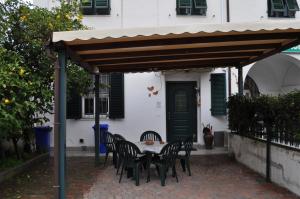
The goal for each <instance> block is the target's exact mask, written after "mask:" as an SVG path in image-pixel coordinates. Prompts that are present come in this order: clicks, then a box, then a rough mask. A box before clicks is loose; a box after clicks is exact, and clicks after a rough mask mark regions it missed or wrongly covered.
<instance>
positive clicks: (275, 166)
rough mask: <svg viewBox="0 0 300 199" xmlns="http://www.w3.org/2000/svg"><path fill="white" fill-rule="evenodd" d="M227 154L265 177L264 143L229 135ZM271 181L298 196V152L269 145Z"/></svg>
mask: <svg viewBox="0 0 300 199" xmlns="http://www.w3.org/2000/svg"><path fill="white" fill-rule="evenodd" d="M229 152H230V153H232V154H233V155H234V157H235V159H236V160H237V161H238V162H240V163H242V164H244V165H246V166H247V167H249V168H251V169H252V170H254V171H256V172H258V173H260V174H262V175H264V176H265V174H266V143H265V142H261V141H258V140H254V139H250V138H246V137H241V136H239V135H235V134H230V135H229ZM271 181H272V182H274V183H276V184H278V185H280V186H282V187H285V188H287V189H289V190H290V191H292V192H294V193H295V194H297V195H299V196H300V151H297V150H289V149H287V148H282V147H278V146H274V145H271Z"/></svg>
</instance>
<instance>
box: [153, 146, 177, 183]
mask: <svg viewBox="0 0 300 199" xmlns="http://www.w3.org/2000/svg"><path fill="white" fill-rule="evenodd" d="M180 146H181V143H180V142H179V141H174V142H171V143H169V144H167V145H165V146H164V147H163V148H162V150H161V153H160V155H159V156H160V159H156V160H155V162H154V164H155V165H156V168H157V169H158V171H159V175H160V181H161V186H165V180H166V177H167V172H168V170H169V169H170V168H171V169H172V176H173V177H176V181H177V182H178V177H177V173H176V168H175V164H176V158H177V155H178V151H179V149H180Z"/></svg>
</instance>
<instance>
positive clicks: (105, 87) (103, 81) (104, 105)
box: [82, 74, 110, 118]
mask: <svg viewBox="0 0 300 199" xmlns="http://www.w3.org/2000/svg"><path fill="white" fill-rule="evenodd" d="M109 84H110V82H109V74H100V92H99V98H100V106H99V109H100V110H99V114H100V115H101V117H107V116H108V112H109V107H108V104H109ZM93 88H94V85H91V93H89V94H88V95H85V96H83V97H82V98H83V104H82V108H83V117H84V118H93V117H94V116H95V113H96V111H95V108H96V99H95V93H94V92H93V90H94V89H93Z"/></svg>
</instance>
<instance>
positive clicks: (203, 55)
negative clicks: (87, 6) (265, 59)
mask: <svg viewBox="0 0 300 199" xmlns="http://www.w3.org/2000/svg"><path fill="white" fill-rule="evenodd" d="M262 54H263V51H250V52H237V51H236V52H221V53H215V52H209V53H191V54H177V55H163V56H152V57H151V56H146V57H130V58H123V59H113V60H109V59H104V60H103V59H89V60H84V62H87V63H89V64H90V65H96V64H104V65H105V64H119V63H121V64H122V63H133V62H147V61H165V60H184V59H197V58H198V59H199V58H221V57H241V56H246V57H249V58H250V57H252V56H260V55H262Z"/></svg>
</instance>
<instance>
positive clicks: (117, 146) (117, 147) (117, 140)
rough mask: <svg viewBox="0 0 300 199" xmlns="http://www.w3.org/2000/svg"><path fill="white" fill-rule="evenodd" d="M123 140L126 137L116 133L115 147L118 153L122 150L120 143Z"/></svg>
mask: <svg viewBox="0 0 300 199" xmlns="http://www.w3.org/2000/svg"><path fill="white" fill-rule="evenodd" d="M122 140H126V139H125V138H124V137H123V136H122V135H120V134H114V142H115V147H116V152H117V153H119V151H120V149H119V148H120V147H119V143H120V141H122Z"/></svg>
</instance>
